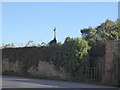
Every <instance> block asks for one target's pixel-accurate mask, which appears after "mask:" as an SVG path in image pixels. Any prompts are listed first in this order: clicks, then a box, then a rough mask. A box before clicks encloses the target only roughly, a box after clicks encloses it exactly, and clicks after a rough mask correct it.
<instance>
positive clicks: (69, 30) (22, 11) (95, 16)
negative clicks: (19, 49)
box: [2, 2, 118, 45]
mask: <svg viewBox="0 0 120 90" xmlns="http://www.w3.org/2000/svg"><path fill="white" fill-rule="evenodd" d="M117 18H118V3H117V2H101V3H100V2H74V3H73V2H71V3H70V2H56V3H55V2H31V3H30V2H19V3H18V2H4V3H2V43H4V44H8V43H13V44H15V45H19V44H26V43H27V42H28V41H34V42H35V43H41V42H45V43H48V42H49V41H51V40H52V39H53V29H54V27H56V30H57V41H60V42H64V40H65V38H66V37H68V36H69V37H72V38H76V37H80V38H81V33H80V30H81V29H83V28H87V27H90V26H91V27H96V26H98V25H100V24H101V23H103V22H104V21H105V20H106V19H110V20H113V21H115V20H116V19H117Z"/></svg>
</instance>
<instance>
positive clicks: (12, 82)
mask: <svg viewBox="0 0 120 90" xmlns="http://www.w3.org/2000/svg"><path fill="white" fill-rule="evenodd" d="M2 88H113V87H111V86H103V85H93V84H85V83H77V82H65V81H55V80H44V79H29V78H22V77H12V76H3V77H2Z"/></svg>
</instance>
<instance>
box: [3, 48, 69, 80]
mask: <svg viewBox="0 0 120 90" xmlns="http://www.w3.org/2000/svg"><path fill="white" fill-rule="evenodd" d="M51 50H52V48H50V47H39V48H38V47H31V48H7V49H3V50H2V72H3V74H15V75H20V76H32V77H40V78H53V79H54V78H57V79H63V80H64V79H68V78H69V74H68V73H66V72H65V71H64V69H63V68H62V67H60V68H59V70H57V69H56V67H55V65H54V64H53V63H52V61H51V60H50V57H49V56H50V52H51Z"/></svg>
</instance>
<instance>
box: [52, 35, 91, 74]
mask: <svg viewBox="0 0 120 90" xmlns="http://www.w3.org/2000/svg"><path fill="white" fill-rule="evenodd" d="M89 49H90V46H89V45H88V43H87V41H86V40H84V39H80V38H75V39H74V38H70V37H67V38H66V39H65V42H64V43H63V44H62V45H60V46H59V45H58V46H56V48H53V50H54V53H53V55H51V56H52V57H54V58H52V60H53V63H54V64H55V65H56V66H57V67H56V68H58V69H59V67H63V68H64V69H65V70H66V71H67V72H69V73H71V74H72V75H73V76H74V75H77V74H80V72H82V70H81V69H83V67H85V66H87V63H88V50H89Z"/></svg>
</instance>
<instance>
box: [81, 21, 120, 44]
mask: <svg viewBox="0 0 120 90" xmlns="http://www.w3.org/2000/svg"><path fill="white" fill-rule="evenodd" d="M81 33H82V36H83V38H84V39H86V40H87V41H88V42H96V41H100V42H105V41H108V40H119V39H120V21H118V20H117V21H115V22H113V21H111V20H109V19H107V20H106V21H105V22H104V23H102V24H101V25H99V26H97V27H96V28H94V29H93V28H91V27H89V28H85V29H82V30H81Z"/></svg>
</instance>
